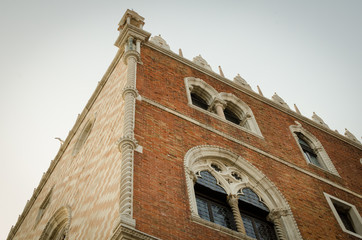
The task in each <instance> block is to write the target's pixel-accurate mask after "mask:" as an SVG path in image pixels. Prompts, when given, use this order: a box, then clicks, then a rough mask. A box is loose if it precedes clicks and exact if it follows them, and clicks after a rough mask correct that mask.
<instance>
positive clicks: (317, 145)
mask: <svg viewBox="0 0 362 240" xmlns="http://www.w3.org/2000/svg"><path fill="white" fill-rule="evenodd" d="M296 123H297V125H292V126H290V127H289V128H290V131H291V132H292V134H293V137H294V138H295V140H296V142H297V144H298V146H299V148H300V150H301V151H302V153H303V155H304V158H305V159H306V161H307V163H309V164H312V165H314V166H317V167H320V168H322V169H324V170H327V171H329V172H330V173H333V174H335V175H337V176H339V174H338V172H337V169H336V168H335V167H334V165H333V162H332V161H331V159H330V158H329V156H328V154H327V152H326V150H325V149H324V147H323V146H322V144H321V142H320V141H319V140H318V139H317V138H316V137H315V136H314V135H313V134H311V133H310V132H309V131H307V130H306V129H304V128H303V127H302V125H301V124H300V123H298V122H296Z"/></svg>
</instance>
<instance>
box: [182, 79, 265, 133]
mask: <svg viewBox="0 0 362 240" xmlns="http://www.w3.org/2000/svg"><path fill="white" fill-rule="evenodd" d="M185 84H186V87H187V89H188V94H187V95H188V100H189V104H191V105H193V106H196V107H198V108H200V109H203V110H205V111H206V112H207V113H212V114H215V115H217V116H219V117H220V118H221V119H224V120H226V121H227V122H230V123H232V124H235V125H237V126H240V127H241V128H242V129H247V130H250V131H251V132H252V133H256V134H257V135H259V136H261V132H260V130H259V127H258V125H257V123H256V120H255V118H254V115H253V112H252V111H251V109H250V107H249V106H248V105H247V104H246V103H244V102H243V101H242V100H240V99H239V98H237V97H236V96H235V95H233V94H230V93H218V92H217V91H216V90H215V89H214V88H213V87H211V86H210V85H209V84H207V83H206V82H205V81H203V80H201V79H199V78H193V77H188V78H185ZM215 115H214V116H215Z"/></svg>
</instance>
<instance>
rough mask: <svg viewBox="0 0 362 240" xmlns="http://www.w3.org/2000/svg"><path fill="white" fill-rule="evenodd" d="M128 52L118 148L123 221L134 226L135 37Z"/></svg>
mask: <svg viewBox="0 0 362 240" xmlns="http://www.w3.org/2000/svg"><path fill="white" fill-rule="evenodd" d="M125 49H128V51H127V52H125V54H124V59H123V60H124V62H125V64H127V80H126V87H125V88H124V89H123V93H122V96H123V99H124V118H123V119H124V120H123V134H122V135H123V136H122V138H121V139H120V140H119V145H118V148H119V150H120V152H121V156H122V157H121V158H122V160H121V169H122V170H121V196H120V214H121V221H123V222H125V223H127V224H128V225H131V226H133V227H134V225H135V222H134V220H133V160H134V149H135V148H136V146H137V142H136V140H135V138H134V119H135V104H136V97H137V90H136V71H137V62H138V61H139V59H140V55H139V53H138V52H137V51H135V50H134V44H133V38H132V37H130V38H129V39H128V42H127V47H126V48H125Z"/></svg>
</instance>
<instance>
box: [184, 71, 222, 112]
mask: <svg viewBox="0 0 362 240" xmlns="http://www.w3.org/2000/svg"><path fill="white" fill-rule="evenodd" d="M184 80H185V86H186V93H187V100H188V103H189V104H192V100H191V93H193V92H195V94H197V95H198V96H200V97H201V98H202V99H204V100H205V101H206V103H207V104H208V105H209V106H210V105H211V104H212V102H213V100H214V98H215V97H216V96H217V95H218V92H217V91H216V90H215V89H214V88H213V87H211V86H210V85H209V84H208V83H206V82H205V81H204V80H202V79H200V78H195V77H186V78H185V79H184Z"/></svg>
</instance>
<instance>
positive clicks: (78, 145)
mask: <svg viewBox="0 0 362 240" xmlns="http://www.w3.org/2000/svg"><path fill="white" fill-rule="evenodd" d="M94 123H95V118H93V119H90V120H88V122H87V123H86V124H85V125H84V127H83V129H82V131H81V132H80V134H79V137H78V139H77V141H76V143H75V144H74V148H73V152H72V155H73V156H76V155H77V154H78V153H79V152H80V150H81V149H82V147H83V145H84V144H85V142H86V141H87V139H88V137H89V135H90V133H91V131H92V129H93V126H94Z"/></svg>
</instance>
